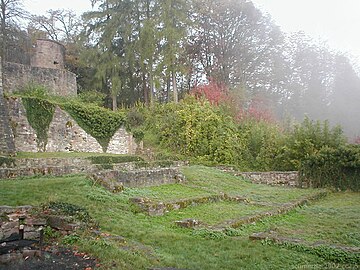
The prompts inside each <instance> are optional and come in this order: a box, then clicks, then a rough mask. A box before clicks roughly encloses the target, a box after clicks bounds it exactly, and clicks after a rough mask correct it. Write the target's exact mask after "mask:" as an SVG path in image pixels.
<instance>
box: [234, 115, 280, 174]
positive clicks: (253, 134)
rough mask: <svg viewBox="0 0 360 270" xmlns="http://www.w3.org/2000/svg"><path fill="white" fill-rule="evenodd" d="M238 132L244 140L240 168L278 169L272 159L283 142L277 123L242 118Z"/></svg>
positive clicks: (277, 153)
mask: <svg viewBox="0 0 360 270" xmlns="http://www.w3.org/2000/svg"><path fill="white" fill-rule="evenodd" d="M238 132H239V136H241V137H242V138H243V140H244V142H245V148H244V150H243V152H242V164H241V167H242V168H245V169H246V168H248V169H251V170H260V171H269V170H276V169H278V168H277V165H276V163H275V162H274V161H275V158H276V157H277V156H278V155H279V152H280V149H281V147H282V146H283V144H284V135H283V133H282V131H281V130H280V128H279V127H278V126H277V125H275V124H272V123H269V122H265V121H257V120H254V119H248V120H246V119H243V121H241V122H240V124H239V131H238Z"/></svg>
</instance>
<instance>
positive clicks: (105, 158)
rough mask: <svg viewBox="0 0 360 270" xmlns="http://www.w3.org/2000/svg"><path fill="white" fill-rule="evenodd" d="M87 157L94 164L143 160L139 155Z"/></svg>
mask: <svg viewBox="0 0 360 270" xmlns="http://www.w3.org/2000/svg"><path fill="white" fill-rule="evenodd" d="M86 159H89V160H91V163H92V164H117V163H125V162H139V161H143V159H142V158H141V157H138V156H125V155H124V156H91V157H87V158H86Z"/></svg>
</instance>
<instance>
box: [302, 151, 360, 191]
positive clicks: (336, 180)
mask: <svg viewBox="0 0 360 270" xmlns="http://www.w3.org/2000/svg"><path fill="white" fill-rule="evenodd" d="M300 180H301V181H303V182H304V183H306V184H308V185H309V186H312V187H334V188H336V189H338V190H346V189H351V190H354V191H359V190H360V146H358V145H347V146H342V147H338V148H330V147H324V148H322V149H321V150H320V151H318V152H317V153H314V154H313V155H311V156H309V157H308V158H307V159H306V160H305V161H304V162H303V163H302V165H301V167H300Z"/></svg>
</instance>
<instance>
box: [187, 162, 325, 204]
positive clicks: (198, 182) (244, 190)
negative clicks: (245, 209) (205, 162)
mask: <svg viewBox="0 0 360 270" xmlns="http://www.w3.org/2000/svg"><path fill="white" fill-rule="evenodd" d="M183 173H184V174H185V175H186V179H187V185H189V186H193V187H198V188H200V189H203V190H206V191H208V192H219V191H221V192H225V193H226V194H228V195H231V196H244V197H247V198H249V199H250V200H251V201H254V202H271V203H286V202H289V201H295V200H297V199H299V198H301V197H303V196H305V195H311V194H315V193H317V192H319V190H318V189H298V188H287V187H272V186H267V185H260V184H258V185H256V184H253V183H251V182H250V181H247V180H244V179H243V178H242V177H235V176H233V175H231V174H227V173H224V172H221V171H219V170H217V169H215V168H208V167H204V166H192V167H186V168H183Z"/></svg>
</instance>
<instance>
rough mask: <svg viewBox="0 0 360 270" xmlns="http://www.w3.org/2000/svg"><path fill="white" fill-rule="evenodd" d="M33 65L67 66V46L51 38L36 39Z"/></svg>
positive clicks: (52, 67) (48, 66) (58, 67)
mask: <svg viewBox="0 0 360 270" xmlns="http://www.w3.org/2000/svg"><path fill="white" fill-rule="evenodd" d="M30 65H31V66H33V67H41V68H51V69H64V68H65V46H64V45H62V44H61V43H59V42H56V41H53V40H49V39H38V40H36V46H35V53H34V54H33V56H32V57H31V63H30Z"/></svg>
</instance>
